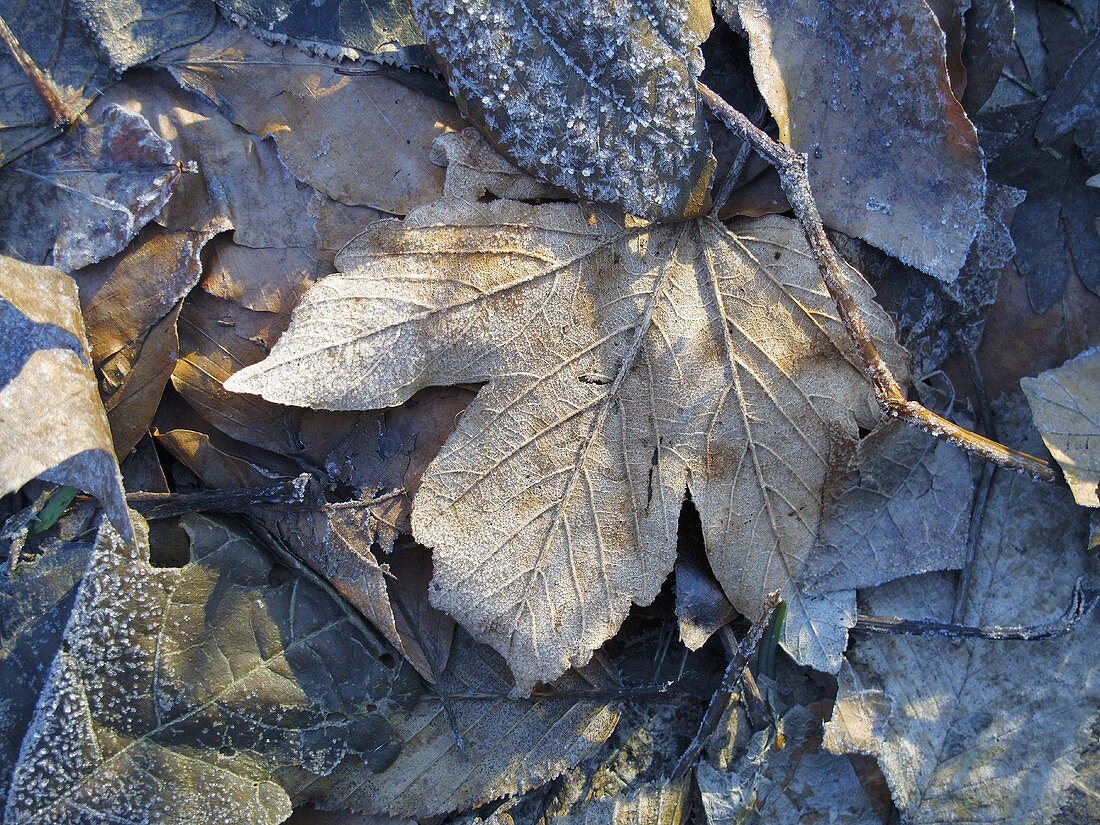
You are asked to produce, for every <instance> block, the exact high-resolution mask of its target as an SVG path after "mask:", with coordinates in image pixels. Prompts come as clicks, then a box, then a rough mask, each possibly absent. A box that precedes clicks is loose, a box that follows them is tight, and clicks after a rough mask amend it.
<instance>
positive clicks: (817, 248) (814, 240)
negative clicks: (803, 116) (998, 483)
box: [696, 82, 1061, 482]
mask: <svg viewBox="0 0 1100 825" xmlns="http://www.w3.org/2000/svg"><path fill="white" fill-rule="evenodd" d="M696 85H697V86H698V88H699V93H700V95H701V96H702V99H703V102H704V103H706V104H707V106H708V107H710V110H711V111H712V112H714V114H715V115H716V116H717V117H718V118H719V119H720V120H721V121H722V122H723V123H725V124H726V126H727V127H728V128H729V129H730V130H731V131H733V132H734V133H735V134H736V135H737V136H738V137H740V138H741V139H742V140H745V141H747V142H748V143H750V144H751V145H752V148H753V149H754V150H755V151H756V153H757V154H759V155H760V156H761V157H762V158H764V160H766V161H767V162H768V163H769V164H771V165H772V166H773V167H775V170H776V171H777V172H778V173H779V181H780V184H781V185H782V187H783V192H784V193H785V194H786V196H787V200H788V201H789V202H790V204H791V208H792V209H793V210H794V214H795V217H797V218H798V222H799V223H800V224H801V225H802V231H803V232H804V233H805V234H806V240H807V241H808V242H809V244H810V251H811V253H812V254H813V257H814V260H815V261H816V262H817V267H818V271H819V272H820V273H821V279H822V280H823V281H824V282H825V287H826V289H828V290H829V294H830V295H831V296H832V298H833V300H834V301H835V302H836V307H837V311H838V312H839V314H840V318H841V321H843V323H844V326H845V328H846V329H847V330H848V335H849V336H850V337H851V339H852V342H853V343H854V344H855V346H856V350H857V351H858V353H859V356H860V358H861V359H862V361H863V364H864V369H865V370H866V372H867V375H868V377H869V378H870V379H871V384H872V386H873V387H874V390H875V397H876V398H877V399H878V402H879V404H880V405H881V406H882V408H883V409H884V410H886V412H888V413H889V414H890V415H892V416H894V417H896V418H900V419H901V420H903V421H906V422H908V423H910V424H912V425H914V426H916V427H918V428H920V429H921V430H924V431H925V432H927V433H930V434H931V435H934V436H935V437H936V438H941V439H943V440H944V441H949V442H951V443H952V444H955V445H956V446H958V447H962V448H963V449H965V450H969V451H970V452H972V453H974V454H976V455H979V456H981V457H982V458H984V459H986V460H987V461H992V462H993V463H994V464H997V465H998V466H1000V467H1006V468H1008V469H1010V470H1017V471H1020V472H1024V473H1027V474H1028V475H1031V476H1033V477H1034V478H1037V479H1039V480H1041V481H1048V482H1057V481H1059V480H1060V479H1061V473H1060V472H1059V471H1058V469H1057V468H1056V467H1055V466H1054V465H1052V464H1051V463H1050V462H1047V461H1044V460H1043V459H1041V458H1036V457H1035V456H1032V455H1028V454H1027V453H1021V452H1017V451H1016V450H1013V449H1010V448H1008V447H1006V446H1004V445H1003V444H999V443H998V442H996V441H993V440H992V439H989V438H986V437H985V436H981V435H978V434H977V433H973V432H970V430H967V429H964V428H963V427H960V426H958V425H957V424H955V423H953V422H951V421H948V420H947V419H946V418H943V417H942V416H939V415H937V414H936V413H934V412H932V411H931V410H929V409H926V408H925V407H924V406H923V405H921V404H920V403H919V402H917V401H910V400H909V399H908V398H906V396H905V392H904V391H903V390H902V388H901V386H900V385H899V384H898V382H897V379H895V378H894V374H893V373H892V372H891V371H890V367H889V366H888V365H887V364H886V362H885V361H884V360H883V359H882V356H881V355H879V353H878V349H877V348H876V347H875V344H874V341H872V340H871V336H870V334H869V333H868V332H867V326H866V325H865V324H864V322H863V315H862V313H861V312H860V311H859V307H858V306H857V305H856V302H855V300H854V299H853V298H852V296H851V294H850V293H849V292H848V290H847V288H846V287H845V286H844V279H843V275H842V273H843V264H842V263H841V261H840V256H838V255H837V253H836V250H835V249H834V248H833V245H832V242H831V241H830V240H829V238H828V236H827V235H826V234H825V225H824V224H823V223H822V221H821V215H820V214H819V213H818V211H817V204H816V203H815V202H814V198H813V193H812V192H811V191H810V180H809V177H808V176H807V174H806V156H805V155H803V154H801V153H799V152H796V151H794V150H793V149H791V148H789V147H787V146H784V145H783V144H781V143H778V142H776V141H775V140H773V139H772V138H771V137H769V136H768V134H767V133H766V132H764V131H763V130H762V129H760V128H759V127H757V126H756V125H755V124H754V123H753V122H752V121H751V120H749V118H747V117H746V116H745V115H744V114H742V113H741V112H739V111H737V110H736V109H735V108H733V107H732V106H730V105H729V104H728V103H726V101H724V100H723V99H722V98H721V97H720V96H719V95H718V94H716V93H715V92H714V91H713V90H712V89H710V88H709V87H708V86H707V85H706V84H704V83H701V82H697V84H696Z"/></svg>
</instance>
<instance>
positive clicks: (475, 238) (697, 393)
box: [228, 199, 903, 690]
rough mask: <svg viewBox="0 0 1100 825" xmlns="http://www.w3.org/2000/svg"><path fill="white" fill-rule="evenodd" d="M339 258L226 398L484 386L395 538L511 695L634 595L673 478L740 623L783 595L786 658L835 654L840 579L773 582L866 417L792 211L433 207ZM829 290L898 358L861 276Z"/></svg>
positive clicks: (673, 512)
mask: <svg viewBox="0 0 1100 825" xmlns="http://www.w3.org/2000/svg"><path fill="white" fill-rule="evenodd" d="M337 266H338V267H339V268H340V269H341V270H342V272H341V273H340V274H336V275H332V276H329V277H327V278H324V279H322V280H321V281H319V282H318V283H317V284H316V285H315V286H314V287H313V288H312V289H311V290H310V291H309V292H307V293H306V295H305V297H304V298H303V300H302V302H301V303H300V304H299V306H298V307H297V308H296V310H295V313H294V316H293V320H292V323H291V327H290V329H289V330H288V332H287V333H286V334H284V336H283V337H282V338H281V339H280V340H279V342H278V344H276V346H275V348H274V350H273V351H272V354H271V356H270V357H269V359H268V360H266V361H264V362H263V363H261V364H259V365H257V366H254V367H252V368H250V369H247V370H245V371H242V372H240V373H237V375H235V376H234V377H233V379H231V381H230V382H229V385H228V388H229V389H230V390H231V391H234V392H238V391H240V392H254V393H262V394H263V395H264V396H265V397H266V398H268V399H270V400H274V401H277V402H279V403H289V404H295V405H303V406H304V405H312V406H315V407H320V408H329V409H372V408H378V407H383V406H392V405H396V404H400V403H402V402H403V401H405V400H406V399H408V398H409V397H410V396H411V395H412V394H413V393H415V392H416V391H417V390H419V389H421V388H422V387H425V386H431V385H453V384H459V383H468V382H488V384H487V386H485V387H484V388H482V389H481V390H480V392H479V394H478V396H477V398H476V399H475V400H474V402H473V404H472V405H471V406H470V408H469V409H468V410H467V411H466V412H465V413H464V414H463V416H462V418H461V420H460V421H459V424H458V429H457V430H456V431H455V433H454V434H453V435H452V436H451V437H450V438H449V439H448V440H447V442H446V444H445V445H444V447H443V450H442V452H441V453H440V456H439V457H438V458H437V459H436V460H435V461H434V462H433V463H432V465H431V466H430V467H429V469H428V471H427V472H426V473H425V475H424V479H423V482H422V486H421V489H420V491H419V493H418V495H417V499H416V503H415V505H414V510H413V532H414V535H415V536H416V537H417V539H418V541H420V542H421V543H422V544H426V545H428V546H431V547H433V548H434V549H435V556H434V560H435V579H434V581H433V590H432V600H433V603H434V604H435V605H436V606H438V607H440V608H441V609H443V610H445V611H446V612H448V613H450V614H451V615H453V616H454V617H455V618H456V619H458V620H459V622H460V623H462V624H463V625H464V626H465V627H467V629H469V630H471V632H473V633H474V634H475V635H476V636H477V637H478V638H481V639H483V640H485V641H486V642H487V643H489V644H491V645H493V646H494V647H496V648H497V649H498V650H500V651H501V652H502V653H503V654H504V656H505V658H506V659H507V660H508V662H509V665H510V666H511V667H512V668H513V673H514V674H515V675H516V678H517V683H518V685H519V688H520V689H523V690H529V689H530V688H531V687H532V686H533V685H534V684H535V683H536V682H539V681H545V680H549V679H552V678H554V677H555V676H556V675H557V674H559V673H561V672H563V671H564V670H565V669H566V668H567V667H569V666H570V665H571V664H572V665H576V664H579V663H583V662H584V661H587V659H588V657H589V656H590V654H591V651H592V650H594V649H595V648H596V647H598V646H599V645H600V644H602V643H603V642H604V641H605V640H606V639H607V638H608V637H609V636H611V635H612V634H613V633H614V632H615V630H616V629H617V628H618V626H619V625H620V623H621V622H622V621H623V619H624V618H625V616H626V613H627V611H628V609H629V607H630V604H631V603H632V602H634V603H639V604H647V603H649V602H650V601H652V599H653V598H654V597H655V596H656V594H657V592H658V590H659V589H660V586H661V582H662V581H663V580H664V578H665V576H666V575H667V573H668V572H669V571H670V570H671V568H672V566H673V561H674V553H675V544H676V524H677V520H678V516H679V512H680V506H681V503H682V501H683V498H684V494H685V491H686V490H687V489H688V488H689V487H690V490H691V493H692V498H693V501H694V502H695V504H696V506H697V507H698V509H699V512H700V515H701V518H702V523H703V530H704V535H705V537H706V543H707V547H708V550H709V554H710V561H711V566H712V568H713V569H714V571H715V574H716V575H717V576H718V579H719V581H721V582H722V584H723V587H724V589H725V591H726V593H727V595H728V596H729V598H730V600H731V602H732V603H733V605H734V606H735V607H737V608H738V609H739V610H740V611H741V612H742V613H744V614H752V613H754V612H755V611H756V610H757V609H758V607H759V604H760V602H761V600H762V599H763V598H764V596H765V595H766V594H767V593H768V592H770V591H771V590H775V589H779V590H781V591H782V592H783V594H784V596H785V597H786V598H788V599H790V600H791V613H790V616H789V618H788V622H787V625H786V633H785V636H784V640H785V644H786V645H787V646H788V649H790V650H791V651H792V653H793V654H794V655H795V656H796V658H798V659H799V660H800V661H802V662H805V663H808V664H812V665H813V666H815V667H817V668H819V669H822V670H829V669H834V670H835V668H836V667H838V666H839V661H840V660H839V653H840V651H841V650H842V649H843V648H844V645H845V636H846V627H847V626H850V625H851V622H852V621H853V620H854V613H853V596H852V594H851V593H847V594H828V595H826V596H822V597H818V598H815V599H805V598H803V597H802V596H801V595H800V594H799V593H798V589H797V585H798V582H799V581H800V577H801V572H802V569H803V567H804V564H805V559H806V555H807V553H808V550H809V547H810V544H811V543H812V542H813V540H814V536H815V534H816V530H817V522H818V519H819V516H820V492H821V485H822V483H823V482H824V477H825V471H826V467H827V466H828V463H829V457H830V455H831V453H832V450H833V448H834V446H835V445H836V444H838V443H840V442H842V441H844V440H847V439H851V438H854V436H855V426H856V420H857V419H859V420H864V421H871V420H873V419H874V418H876V417H877V410H876V409H875V406H874V403H873V400H872V396H871V393H870V388H869V386H868V384H867V382H866V380H865V379H864V378H863V375H862V372H861V370H860V369H859V368H858V367H856V366H855V364H856V363H857V361H856V358H855V356H854V355H852V354H851V349H850V346H851V345H850V343H849V341H848V338H847V336H846V334H845V333H844V331H843V329H842V327H841V326H840V324H839V322H838V321H837V320H836V319H835V309H834V306H833V303H832V300H831V299H830V298H829V297H828V294H827V293H826V292H825V290H824V287H823V286H822V285H821V284H820V280H819V277H818V274H817V269H816V267H815V266H814V265H813V263H812V260H811V259H810V257H809V255H808V253H807V251H806V246H805V240H804V238H803V235H802V232H801V230H800V229H799V228H798V225H797V223H795V222H794V221H792V220H788V219H782V218H766V219H761V220H757V221H747V222H743V223H740V224H738V225H736V226H735V231H734V232H729V231H727V230H726V228H725V227H723V226H722V225H721V224H718V223H717V222H715V221H712V220H710V219H701V220H699V221H697V222H692V223H683V224H677V225H648V226H637V225H635V224H631V223H630V222H627V223H626V224H624V222H623V219H622V218H621V217H620V215H619V214H618V213H614V212H608V211H596V212H592V213H586V212H585V211H584V210H583V209H581V208H580V207H577V206H575V205H571V204H544V205H541V206H530V205H527V204H523V203H518V202H514V201H505V200H498V201H493V202H491V203H488V204H476V203H475V204H469V203H466V202H463V201H453V200H449V199H444V200H442V201H440V202H438V203H437V204H435V205H433V206H431V207H425V208H422V209H420V210H417V211H416V212H414V213H413V214H412V215H410V217H409V218H408V219H407V220H406V221H404V222H398V221H382V222H379V223H376V224H374V225H372V226H371V227H369V228H368V229H367V231H366V232H364V233H363V234H362V235H360V236H359V237H358V238H357V239H356V240H355V241H353V242H352V243H351V244H350V245H349V246H348V247H347V248H346V249H345V250H344V252H343V253H342V254H341V255H340V256H339V257H338V258H337ZM848 282H849V286H850V288H851V289H853V290H854V291H855V294H856V295H857V296H859V297H858V300H859V301H860V302H861V304H862V305H863V306H864V311H865V312H866V314H867V317H868V322H869V324H870V325H871V329H872V330H874V334H875V335H876V337H877V338H878V339H879V340H880V341H881V342H882V343H881V346H883V347H884V348H885V351H886V352H887V353H889V356H888V357H889V358H890V360H891V361H892V362H895V363H898V362H901V361H902V360H903V359H902V357H901V356H900V353H899V351H898V350H897V349H896V345H894V344H893V343H892V337H891V336H892V330H891V328H890V323H889V320H888V319H887V317H886V316H885V315H884V314H883V313H882V311H881V310H879V309H878V308H877V307H875V306H874V304H873V302H872V301H871V293H870V290H869V288H868V287H867V286H866V284H865V283H863V282H862V281H861V280H859V278H858V275H856V274H855V273H854V272H849V275H848ZM700 382H702V383H700Z"/></svg>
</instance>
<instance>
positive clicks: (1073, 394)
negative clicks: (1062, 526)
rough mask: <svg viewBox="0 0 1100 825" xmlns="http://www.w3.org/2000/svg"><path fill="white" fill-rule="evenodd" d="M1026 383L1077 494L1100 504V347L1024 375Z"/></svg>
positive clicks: (1035, 415) (1086, 502) (1038, 420)
mask: <svg viewBox="0 0 1100 825" xmlns="http://www.w3.org/2000/svg"><path fill="white" fill-rule="evenodd" d="M1020 386H1021V387H1022V388H1023V390H1024V394H1025V395H1026V396H1027V401H1028V404H1030V405H1031V416H1032V419H1033V420H1034V421H1035V426H1036V427H1038V428H1039V432H1041V433H1042V434H1043V443H1044V444H1046V446H1047V449H1048V450H1050V454H1051V455H1052V456H1054V458H1055V459H1056V460H1057V461H1058V464H1059V465H1060V466H1061V467H1062V472H1063V473H1065V476H1066V481H1067V482H1069V488H1070V490H1072V491H1073V497H1074V498H1075V499H1076V500H1077V503H1078V504H1080V505H1082V506H1083V507H1100V453H1098V452H1097V451H1096V448H1095V444H1096V442H1097V440H1098V439H1100V348H1096V349H1092V350H1088V351H1087V352H1083V353H1081V354H1080V355H1078V356H1077V357H1076V358H1073V359H1072V360H1070V361H1067V362H1066V363H1064V364H1063V365H1062V366H1060V367H1058V369H1054V370H1048V371H1047V372H1044V373H1042V374H1041V375H1039V376H1038V377H1037V378H1024V379H1023V380H1022V381H1020Z"/></svg>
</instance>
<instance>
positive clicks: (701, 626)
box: [676, 552, 737, 650]
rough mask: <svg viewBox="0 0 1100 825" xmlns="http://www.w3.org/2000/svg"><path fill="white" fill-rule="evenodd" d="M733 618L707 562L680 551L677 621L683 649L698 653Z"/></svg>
mask: <svg viewBox="0 0 1100 825" xmlns="http://www.w3.org/2000/svg"><path fill="white" fill-rule="evenodd" d="M736 616H737V611H735V610H734V609H733V605H732V604H730V603H729V599H727V598H726V594H725V593H724V592H723V591H722V585H721V584H719V583H718V580H717V579H716V578H714V574H713V573H711V572H710V570H709V568H707V566H706V561H705V560H704V559H702V558H699V557H698V556H697V554H695V553H683V552H681V554H680V555H679V556H678V557H677V559H676V621H677V623H678V624H679V626H680V641H681V642H683V643H684V647H686V648H687V649H688V650H698V649H699V648H701V647H702V646H703V645H705V644H706V643H707V639H709V638H710V637H711V636H713V635H714V634H715V633H717V632H718V631H719V630H721V629H722V628H723V627H725V626H726V625H727V624H729V623H730V622H731V621H733V619H734V618H735V617H736Z"/></svg>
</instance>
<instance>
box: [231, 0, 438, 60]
mask: <svg viewBox="0 0 1100 825" xmlns="http://www.w3.org/2000/svg"><path fill="white" fill-rule="evenodd" d="M217 3H218V6H219V8H221V10H222V11H223V12H225V14H226V15H227V16H228V17H230V18H231V19H233V20H235V21H237V22H239V23H244V24H247V25H248V26H251V27H252V28H253V30H254V31H256V32H257V33H259V34H261V35H263V36H265V37H268V38H270V39H272V40H279V41H281V40H285V39H289V40H293V41H294V42H296V43H298V44H299V45H300V46H301V47H302V48H304V49H306V50H307V51H310V52H318V53H321V54H329V55H331V56H333V57H342V56H348V54H349V52H352V53H359V52H362V53H365V54H375V53H376V52H381V51H387V50H393V49H395V48H400V47H402V46H412V45H416V44H419V43H423V42H424V37H423V36H422V35H421V34H420V29H418V28H417V27H416V23H415V22H414V21H413V19H412V15H411V14H409V8H408V6H407V5H406V4H405V3H403V2H401V0H278V2H271V0H217Z"/></svg>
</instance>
